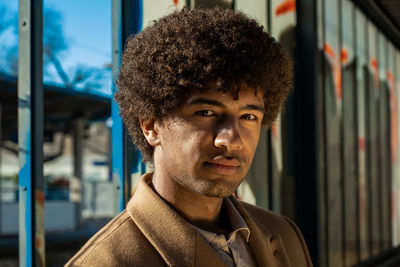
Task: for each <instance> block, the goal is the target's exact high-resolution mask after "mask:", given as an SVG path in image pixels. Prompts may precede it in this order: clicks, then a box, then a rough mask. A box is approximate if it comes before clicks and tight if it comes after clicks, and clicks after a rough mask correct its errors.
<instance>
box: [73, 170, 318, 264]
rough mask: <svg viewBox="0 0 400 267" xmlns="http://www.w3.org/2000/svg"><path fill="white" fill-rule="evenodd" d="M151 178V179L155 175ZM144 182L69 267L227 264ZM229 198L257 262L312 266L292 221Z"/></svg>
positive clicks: (144, 179) (141, 181)
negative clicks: (247, 231) (246, 232)
mask: <svg viewBox="0 0 400 267" xmlns="http://www.w3.org/2000/svg"><path fill="white" fill-rule="evenodd" d="M150 178H151V177H150ZM148 179H149V177H148V176H147V177H146V175H145V176H144V177H142V179H141V180H140V182H139V184H138V186H137V189H136V192H135V194H134V196H133V197H132V198H131V200H130V201H129V203H128V205H127V208H126V210H124V211H123V212H122V213H120V214H119V215H118V216H117V217H116V218H114V219H113V220H112V221H111V222H110V223H108V224H107V225H106V226H105V227H104V228H103V229H102V230H100V231H99V232H98V233H97V234H96V235H94V236H93V237H92V238H91V239H90V240H89V241H88V242H87V243H86V244H85V245H84V246H83V247H82V248H81V250H80V251H79V252H78V253H77V254H76V255H75V256H74V257H73V258H72V259H71V260H70V261H69V262H68V263H67V264H66V266H96V267H100V266H145V267H152V266H185V267H186V266H209V267H219V266H227V265H226V264H225V263H224V262H223V261H222V259H221V258H220V257H219V256H218V254H217V253H216V252H215V251H214V250H213V249H212V248H211V247H210V246H209V245H208V244H207V243H206V242H205V241H204V239H203V238H202V237H201V236H200V234H199V233H198V232H197V231H195V230H194V229H193V228H192V227H191V226H190V225H189V224H188V223H187V222H186V221H185V220H184V219H183V218H182V217H181V216H179V215H178V214H177V213H176V212H175V211H173V210H172V209H171V207H169V206H168V205H167V204H166V203H165V202H164V201H163V200H162V199H161V198H160V197H159V196H157V194H155V193H154V192H153V190H152V189H151V188H150V187H149V186H148V184H147V181H146V180H148ZM230 200H231V201H232V203H233V204H234V205H235V207H236V208H237V210H238V211H239V212H240V214H241V215H242V216H243V218H244V220H245V222H246V224H247V225H248V227H249V229H250V232H251V234H250V239H249V244H250V248H251V250H252V252H253V255H254V258H255V260H256V262H257V265H258V266H268V267H278V266H295V267H302V266H312V263H311V260H310V256H309V254H308V250H307V247H306V244H305V242H304V240H303V237H302V235H301V233H300V231H299V230H298V228H297V227H296V226H295V225H294V224H293V223H292V222H291V221H290V220H288V219H286V218H285V217H282V216H280V215H277V214H275V213H272V212H270V211H267V210H264V209H261V208H258V207H256V206H253V205H250V204H246V203H244V202H239V201H237V200H236V199H235V198H234V197H230Z"/></svg>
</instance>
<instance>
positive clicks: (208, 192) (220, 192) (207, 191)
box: [191, 183, 239, 198]
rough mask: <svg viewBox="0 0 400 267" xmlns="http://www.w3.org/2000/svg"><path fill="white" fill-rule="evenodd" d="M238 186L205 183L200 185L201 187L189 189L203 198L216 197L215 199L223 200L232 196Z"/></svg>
mask: <svg viewBox="0 0 400 267" xmlns="http://www.w3.org/2000/svg"><path fill="white" fill-rule="evenodd" d="M238 186H239V184H231V183H229V184H226V183H224V184H215V183H206V184H204V183H203V184H202V185H201V186H199V185H198V186H196V187H194V188H193V187H192V188H191V189H192V190H193V191H194V192H196V193H198V194H200V195H203V196H207V197H217V198H224V197H228V196H230V195H232V194H233V193H234V192H235V190H236V188H237V187H238Z"/></svg>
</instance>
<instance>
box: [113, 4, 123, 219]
mask: <svg viewBox="0 0 400 267" xmlns="http://www.w3.org/2000/svg"><path fill="white" fill-rule="evenodd" d="M122 1H123V0H113V1H112V52H113V56H112V57H113V69H112V73H113V80H116V79H117V78H118V73H119V68H120V65H121V54H122ZM116 90H117V88H116V85H115V84H114V83H113V88H112V92H113V94H114V93H115V92H116ZM111 101H112V102H111V117H112V121H113V124H112V129H111V141H112V161H111V162H112V163H111V164H112V179H113V182H114V185H115V189H116V192H117V195H118V200H117V203H116V205H115V209H116V210H117V211H121V210H123V209H124V207H125V199H124V194H123V192H124V154H125V153H124V126H123V123H122V119H121V117H120V115H119V106H118V104H117V103H116V102H115V101H114V99H112V100H111Z"/></svg>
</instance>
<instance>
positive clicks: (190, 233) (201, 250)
mask: <svg viewBox="0 0 400 267" xmlns="http://www.w3.org/2000/svg"><path fill="white" fill-rule="evenodd" d="M151 178H152V174H146V175H144V176H143V177H142V178H141V179H140V181H139V184H138V186H137V188H136V190H135V193H134V196H133V197H132V198H131V200H130V201H129V203H128V205H127V211H128V213H129V214H130V216H131V218H132V220H133V221H134V222H135V223H136V225H137V226H138V228H139V229H140V230H141V232H142V233H143V234H144V236H145V237H146V238H147V239H148V240H149V242H150V243H151V244H152V245H153V246H154V248H155V249H156V250H157V251H158V253H159V254H160V255H161V257H162V258H163V259H164V260H165V262H166V263H167V264H168V265H169V266H207V265H209V266H226V265H225V263H224V262H223V261H222V259H221V258H220V257H219V256H218V255H217V253H216V252H215V251H214V250H213V249H212V248H211V247H210V246H209V245H208V244H207V243H206V242H205V241H204V239H203V238H202V237H201V236H200V234H199V233H198V232H197V231H196V230H195V229H193V228H192V227H191V226H190V225H189V224H188V223H187V222H186V221H185V220H184V219H183V218H182V217H181V216H179V215H178V214H177V213H176V212H175V211H174V210H173V209H172V208H171V207H169V206H168V205H167V204H166V203H165V202H164V201H163V200H162V199H161V198H160V197H159V196H158V195H157V194H156V193H154V191H153V190H152V189H151V188H150V187H149V186H148V182H149V181H150V180H151Z"/></svg>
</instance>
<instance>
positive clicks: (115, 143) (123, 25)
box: [111, 0, 143, 211]
mask: <svg viewBox="0 0 400 267" xmlns="http://www.w3.org/2000/svg"><path fill="white" fill-rule="evenodd" d="M142 7H143V3H142V0H113V1H112V51H113V80H116V79H117V78H118V74H119V68H120V66H121V56H122V49H123V44H124V43H125V41H126V39H127V38H128V36H129V35H130V34H133V33H137V32H139V31H140V30H141V28H142V20H143V19H142V18H143V16H142V15H143V11H142ZM116 90H118V89H117V88H116V86H115V84H114V83H113V88H112V92H113V94H114V93H115V92H116ZM111 116H112V120H113V124H112V130H111V141H112V177H113V181H114V184H115V189H116V193H117V195H118V199H117V201H116V203H115V210H117V211H122V210H123V209H124V208H125V204H126V202H127V201H128V200H129V197H130V186H129V185H130V181H131V178H130V175H131V172H132V168H131V165H136V166H137V165H138V164H141V163H140V159H141V157H136V158H134V159H133V160H132V161H133V162H131V160H129V159H128V151H127V150H128V147H129V140H127V136H128V135H127V134H126V130H125V127H124V125H123V122H122V119H121V117H120V115H119V106H118V104H117V103H116V102H115V101H114V99H112V103H111Z"/></svg>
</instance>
